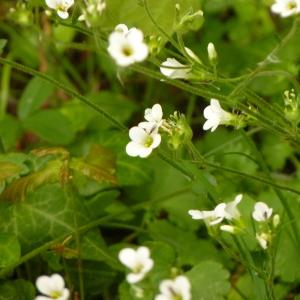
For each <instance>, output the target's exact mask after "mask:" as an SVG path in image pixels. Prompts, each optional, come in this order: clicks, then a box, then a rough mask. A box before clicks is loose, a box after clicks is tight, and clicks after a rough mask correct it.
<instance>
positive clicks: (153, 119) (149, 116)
mask: <svg viewBox="0 0 300 300" xmlns="http://www.w3.org/2000/svg"><path fill="white" fill-rule="evenodd" d="M162 117H163V112H162V108H161V106H160V104H154V105H153V106H152V108H147V109H146V110H145V115H144V118H145V120H147V121H148V122H150V123H153V124H155V125H156V126H157V128H158V127H159V126H160V125H161V123H162Z"/></svg>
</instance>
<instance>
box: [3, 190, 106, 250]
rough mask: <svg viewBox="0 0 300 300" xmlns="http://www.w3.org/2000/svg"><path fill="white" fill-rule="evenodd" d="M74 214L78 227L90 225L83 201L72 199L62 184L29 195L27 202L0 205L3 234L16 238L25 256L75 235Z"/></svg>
mask: <svg viewBox="0 0 300 300" xmlns="http://www.w3.org/2000/svg"><path fill="white" fill-rule="evenodd" d="M75 196H76V195H75ZM74 212H75V213H76V219H77V220H76V221H77V224H78V226H81V225H84V224H86V223H87V222H89V221H90V216H89V215H88V213H87V211H86V209H85V207H84V206H83V203H82V201H80V199H77V198H76V197H70V196H68V194H67V193H66V192H65V191H64V190H62V189H61V187H60V185H59V184H48V185H45V186H43V187H41V188H39V189H37V190H36V191H35V192H31V193H29V194H28V195H27V197H26V199H25V200H24V201H23V202H18V203H10V202H5V201H2V202H0V230H1V231H2V232H4V233H10V234H15V235H16V236H17V238H18V240H19V241H20V243H21V246H22V253H24V252H25V253H26V252H27V251H30V250H31V249H34V248H35V247H38V246H40V245H41V244H43V243H45V242H47V241H50V240H53V239H55V238H58V237H62V236H65V235H68V234H73V233H74V232H75V231H76V228H77V227H76V224H75V218H74V216H75V214H74ZM99 234H100V233H99Z"/></svg>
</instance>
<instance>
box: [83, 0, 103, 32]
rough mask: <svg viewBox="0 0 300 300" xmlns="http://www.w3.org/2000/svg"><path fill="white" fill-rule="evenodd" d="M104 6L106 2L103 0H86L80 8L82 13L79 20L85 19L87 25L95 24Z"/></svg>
mask: <svg viewBox="0 0 300 300" xmlns="http://www.w3.org/2000/svg"><path fill="white" fill-rule="evenodd" d="M105 8H106V2H105V1H104V0H87V1H86V7H85V8H84V9H83V10H82V14H81V15H80V16H79V18H78V20H79V21H85V23H86V25H87V26H88V27H91V26H93V25H94V24H97V21H98V19H99V16H101V15H102V13H103V11H104V10H105Z"/></svg>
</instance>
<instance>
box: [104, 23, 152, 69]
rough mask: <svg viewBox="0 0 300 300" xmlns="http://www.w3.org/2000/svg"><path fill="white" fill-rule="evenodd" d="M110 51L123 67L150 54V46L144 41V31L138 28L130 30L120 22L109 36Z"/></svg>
mask: <svg viewBox="0 0 300 300" xmlns="http://www.w3.org/2000/svg"><path fill="white" fill-rule="evenodd" d="M108 41H109V46H108V49H107V50H108V53H109V54H110V56H111V57H112V58H113V59H114V60H115V62H116V63H117V64H118V65H119V66H122V67H126V66H129V65H131V64H133V63H135V62H141V61H143V60H145V59H146V58H147V56H148V53H149V50H148V46H147V45H146V44H145V43H144V35H143V32H142V31H141V30H139V29H136V28H131V29H130V30H128V28H127V26H126V25H124V24H119V25H118V26H117V27H116V28H115V30H114V32H112V33H111V34H110V36H109V39H108Z"/></svg>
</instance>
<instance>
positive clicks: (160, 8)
mask: <svg viewBox="0 0 300 300" xmlns="http://www.w3.org/2000/svg"><path fill="white" fill-rule="evenodd" d="M141 2H142V1H140V3H141ZM140 3H139V1H137V0H127V1H123V0H108V1H107V11H106V13H105V15H104V16H103V19H104V24H103V25H105V26H108V27H115V26H116V25H117V24H119V23H124V24H127V25H128V26H130V27H131V26H136V27H138V28H140V29H142V30H143V31H144V33H145V34H157V33H158V30H157V28H156V27H155V26H154V25H153V24H152V22H151V20H150V19H149V17H148V16H147V14H146V11H145V8H144V7H143V6H142V5H140ZM177 3H178V4H180V7H181V9H182V11H183V12H185V11H187V10H188V9H190V8H193V10H194V11H195V10H198V9H200V1H197V0H178V1H176V2H174V0H161V1H157V0H148V6H149V10H150V12H151V15H152V16H153V18H154V19H155V20H156V22H157V23H158V24H159V26H161V27H162V28H163V29H164V30H165V31H166V32H167V33H168V34H172V33H173V30H174V20H175V4H177Z"/></svg>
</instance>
